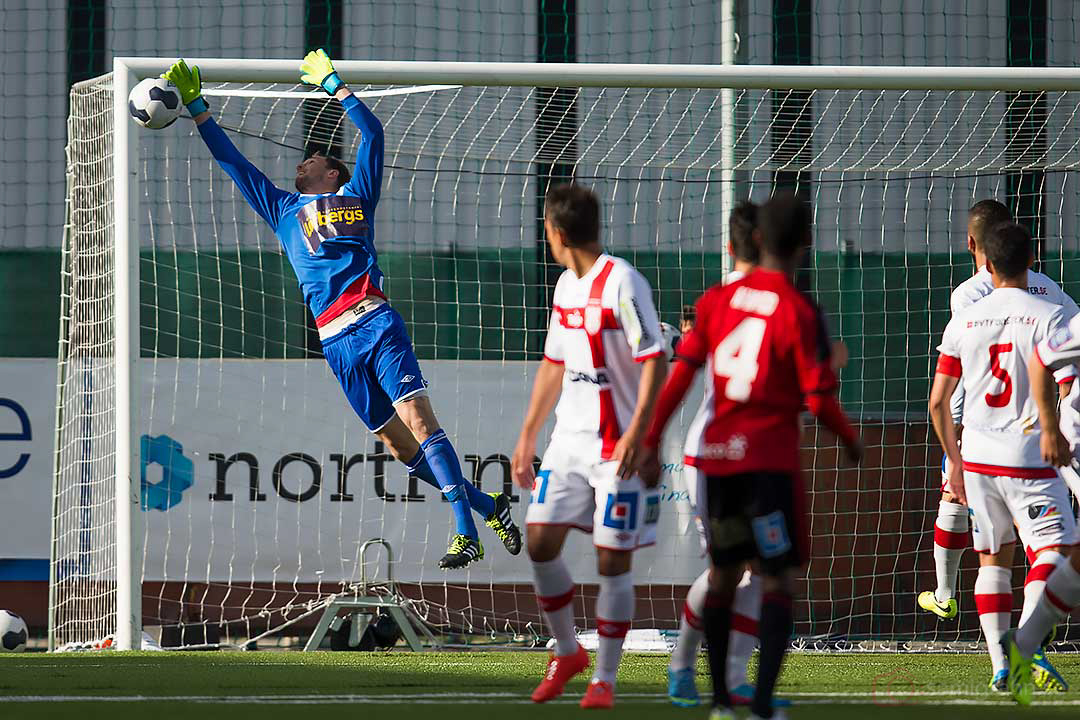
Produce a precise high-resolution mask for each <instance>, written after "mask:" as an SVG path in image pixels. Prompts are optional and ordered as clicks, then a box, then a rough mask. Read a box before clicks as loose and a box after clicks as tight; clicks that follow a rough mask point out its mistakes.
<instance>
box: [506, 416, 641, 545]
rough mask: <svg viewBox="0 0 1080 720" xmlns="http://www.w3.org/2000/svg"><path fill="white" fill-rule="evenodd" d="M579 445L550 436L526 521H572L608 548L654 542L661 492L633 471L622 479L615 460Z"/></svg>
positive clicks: (566, 524) (565, 523)
mask: <svg viewBox="0 0 1080 720" xmlns="http://www.w3.org/2000/svg"><path fill="white" fill-rule="evenodd" d="M581 446H582V443H576V442H574V441H573V437H572V436H571V437H569V438H568V437H566V436H561V437H559V436H554V437H552V438H551V444H550V445H548V449H547V451H545V452H544V460H543V462H541V463H540V472H539V473H538V474H537V476H536V484H535V485H534V486H533V490H532V497H531V498H530V501H529V509H528V510H527V511H526V512H525V524H526V525H559V526H563V527H567V526H568V527H574V528H577V529H578V530H583V531H585V532H588V533H592V535H593V544H594V545H596V547H599V548H608V549H611V550H634V549H636V548H639V547H644V546H646V545H652V544H653V543H655V542H656V523H657V521H658V520H659V519H660V495H659V493H658V492H657V491H656V490H649V489H648V488H646V487H645V484H644V483H643V482H642V481H641V479H640V478H639V477H638V476H637V475H634V476H633V477H631V478H630V479H629V480H620V479H619V478H618V476H617V475H616V473H615V471H616V470H617V469H618V463H614V462H598V461H596V460H595V459H588V458H582V457H580V455H579V452H577V450H578V449H579V448H580V447H581ZM586 447H587V448H589V446H588V445H586ZM589 449H590V450H591V449H592V448H589ZM590 454H591V453H590Z"/></svg>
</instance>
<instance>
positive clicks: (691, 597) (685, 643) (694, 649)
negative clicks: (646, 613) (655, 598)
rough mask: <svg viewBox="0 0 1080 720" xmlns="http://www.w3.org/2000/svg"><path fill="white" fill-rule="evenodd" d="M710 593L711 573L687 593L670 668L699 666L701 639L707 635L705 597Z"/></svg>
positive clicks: (702, 574)
mask: <svg viewBox="0 0 1080 720" xmlns="http://www.w3.org/2000/svg"><path fill="white" fill-rule="evenodd" d="M708 592H709V571H708V570H705V572H703V573H701V574H700V575H698V576H697V579H696V580H694V583H693V584H692V585H691V586H690V589H689V590H687V592H686V602H685V603H683V614H682V620H681V621H680V622H679V639H678V640H676V641H675V649H673V650H672V651H671V661H670V662H669V663H668V667H669V668H671V669H672V670H685V669H686V668H688V667H694V666H695V665H696V664H697V657H698V653H700V652H701V638H702V636H703V635H704V634H705V596H706V595H707V594H708Z"/></svg>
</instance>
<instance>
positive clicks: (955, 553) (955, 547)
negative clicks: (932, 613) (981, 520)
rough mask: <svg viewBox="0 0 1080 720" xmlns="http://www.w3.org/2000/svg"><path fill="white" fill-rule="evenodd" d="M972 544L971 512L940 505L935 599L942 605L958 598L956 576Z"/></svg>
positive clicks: (940, 503) (953, 506)
mask: <svg viewBox="0 0 1080 720" xmlns="http://www.w3.org/2000/svg"><path fill="white" fill-rule="evenodd" d="M968 543H969V536H968V509H967V508H966V507H964V506H963V505H958V504H957V503H951V502H945V501H944V500H942V501H941V502H939V503H938V515H937V520H936V521H935V522H934V574H935V575H936V576H937V590H935V591H934V597H935V598H937V601H938V602H942V603H943V602H945V601H946V600H948V599H949V598H953V597H956V573H957V572H958V571H959V570H960V559H961V558H962V557H963V556H964V550H965V549H966V548H967V546H968Z"/></svg>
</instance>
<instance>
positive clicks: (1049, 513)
mask: <svg viewBox="0 0 1080 720" xmlns="http://www.w3.org/2000/svg"><path fill="white" fill-rule="evenodd" d="M1060 515H1061V511H1059V510H1058V509H1057V505H1029V506H1028V517H1029V518H1031V519H1032V520H1038V519H1040V518H1052V517H1059V516H1060Z"/></svg>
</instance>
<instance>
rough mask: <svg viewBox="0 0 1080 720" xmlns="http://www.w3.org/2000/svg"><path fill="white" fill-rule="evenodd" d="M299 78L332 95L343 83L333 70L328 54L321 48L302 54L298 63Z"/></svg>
mask: <svg viewBox="0 0 1080 720" xmlns="http://www.w3.org/2000/svg"><path fill="white" fill-rule="evenodd" d="M300 79H301V80H303V81H304V82H306V83H307V84H308V85H318V86H320V87H321V88H322V89H323V90H325V91H326V93H327V94H328V95H333V94H334V93H336V92H337V91H338V88H340V87H341V86H342V85H344V84H345V83H343V82H342V81H341V78H340V77H339V76H338V74H337V71H336V70H334V63H332V62H330V56H329V55H327V54H326V51H325V50H323V49H322V48H319V49H318V50H312V51H311V52H309V53H308V54H307V55H305V56H304V62H302V63H300Z"/></svg>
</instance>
